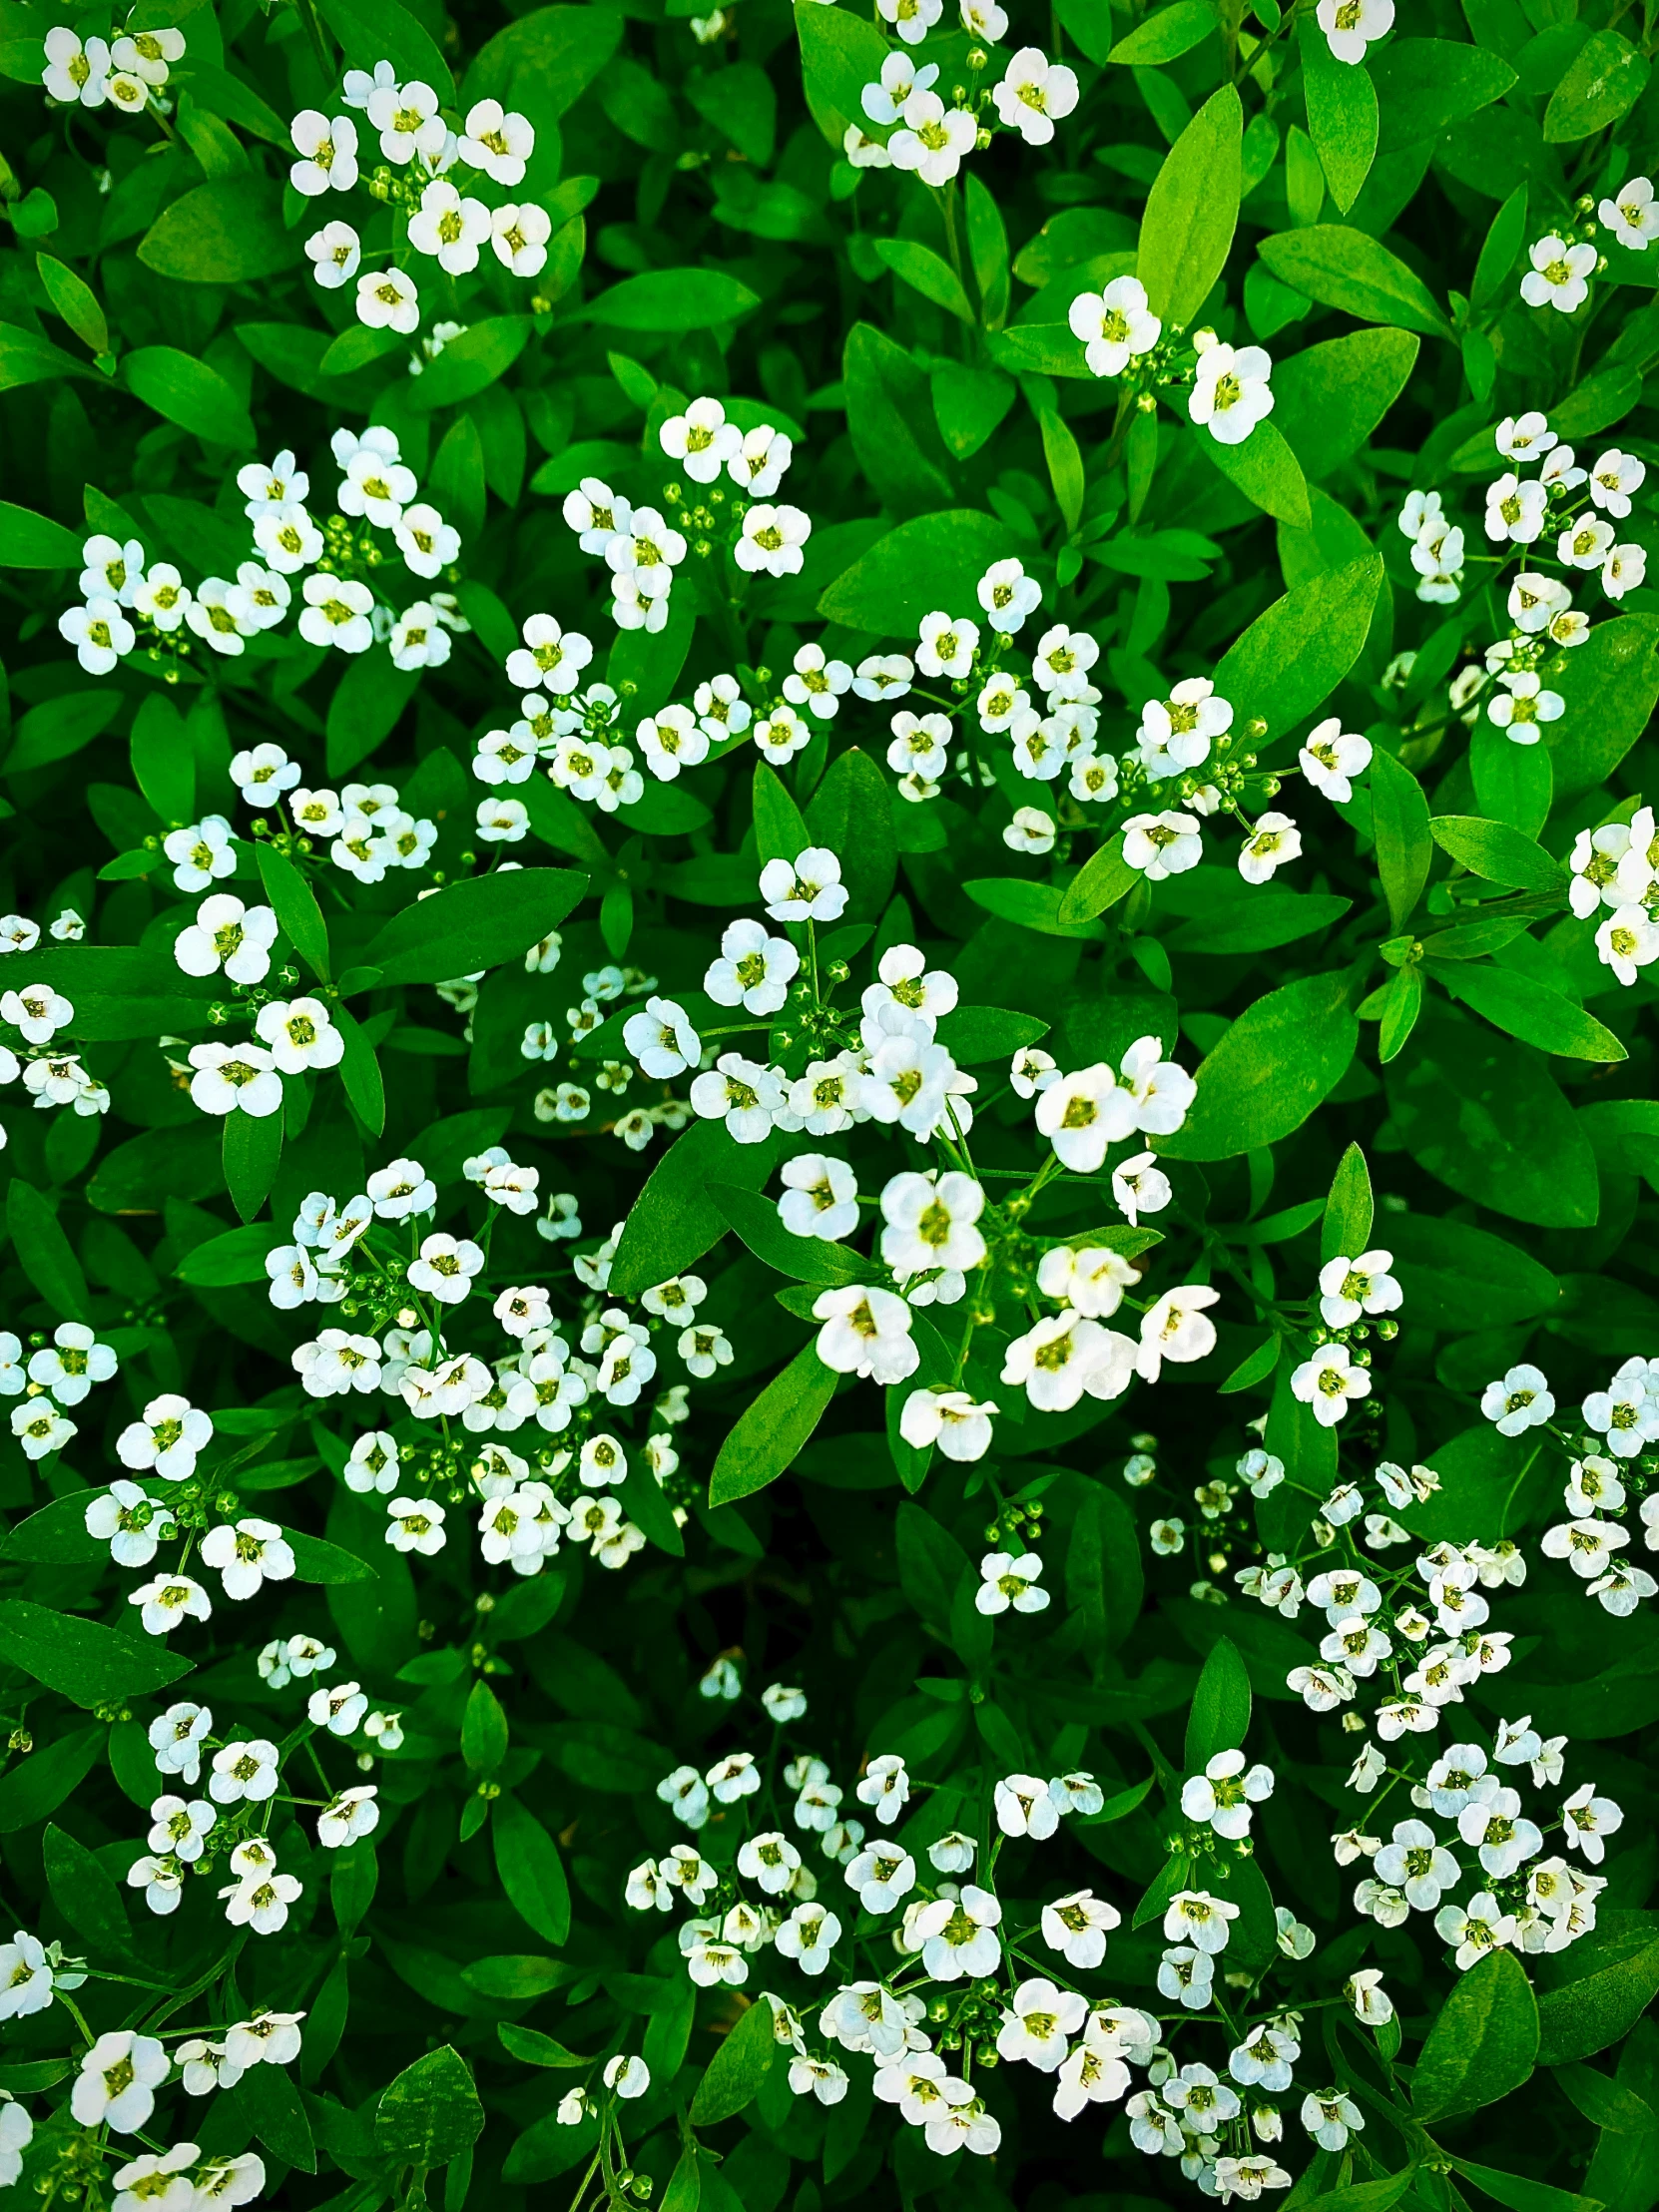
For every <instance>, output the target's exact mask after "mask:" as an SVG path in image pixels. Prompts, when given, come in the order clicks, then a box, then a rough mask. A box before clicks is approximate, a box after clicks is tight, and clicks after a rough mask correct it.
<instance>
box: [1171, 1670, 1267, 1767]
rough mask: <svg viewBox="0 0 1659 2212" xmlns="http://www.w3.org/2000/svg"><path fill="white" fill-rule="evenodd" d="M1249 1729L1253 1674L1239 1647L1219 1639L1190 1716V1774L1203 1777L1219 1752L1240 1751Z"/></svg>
mask: <svg viewBox="0 0 1659 2212" xmlns="http://www.w3.org/2000/svg"><path fill="white" fill-rule="evenodd" d="M1249 1728H1250V1673H1249V1670H1248V1669H1247V1667H1246V1666H1245V1663H1244V1661H1243V1660H1242V1659H1241V1658H1240V1657H1239V1652H1238V1647H1237V1646H1236V1645H1235V1644H1234V1643H1232V1642H1231V1641H1230V1640H1229V1639H1228V1638H1227V1637H1226V1636H1222V1637H1219V1638H1218V1639H1217V1641H1216V1643H1215V1644H1214V1645H1213V1646H1212V1647H1211V1651H1210V1656H1209V1658H1208V1659H1206V1660H1205V1662H1204V1672H1203V1673H1202V1674H1201V1675H1200V1676H1199V1678H1198V1688H1197V1689H1196V1690H1195V1691H1194V1692H1193V1702H1192V1706H1191V1708H1190V1710H1189V1712H1188V1714H1187V1741H1186V1748H1185V1749H1184V1750H1183V1752H1182V1755H1181V1756H1182V1759H1183V1761H1184V1763H1185V1766H1186V1770H1187V1772H1188V1773H1189V1774H1202V1773H1203V1771H1204V1768H1205V1766H1206V1764H1207V1762H1208V1761H1210V1760H1211V1759H1213V1758H1214V1757H1215V1756H1216V1754H1217V1752H1218V1751H1238V1750H1240V1749H1241V1748H1242V1746H1243V1744H1244V1740H1245V1736H1246V1734H1247V1733H1248V1731H1249Z"/></svg>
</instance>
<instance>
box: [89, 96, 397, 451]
mask: <svg viewBox="0 0 1659 2212" xmlns="http://www.w3.org/2000/svg"><path fill="white" fill-rule="evenodd" d="M371 66H372V65H371ZM138 257H139V260H140V261H141V262H143V264H144V266H145V267H146V268H147V269H153V270H154V271H155V273H156V275H157V276H158V277H170V278H172V279H173V281H174V282H176V283H186V284H246V283H253V282H256V281H258V280H259V279H260V278H261V277H276V276H279V275H280V274H281V272H282V271H283V270H286V269H291V268H293V266H294V265H295V263H296V262H298V261H299V259H300V257H301V244H300V239H299V235H298V233H297V232H294V231H289V230H287V229H286V228H285V227H284V226H283V223H282V194H281V188H280V186H279V185H277V182H276V180H275V179H274V178H269V177H256V176H253V175H248V176H244V177H215V178H211V179H210V180H209V181H208V183H207V184H205V185H198V186H197V188H196V190H195V191H194V192H187V193H186V194H185V196H184V198H183V199H181V200H175V201H173V202H172V203H171V205H169V206H168V207H166V208H164V209H163V210H162V213H161V214H160V215H159V216H158V217H157V219H156V221H155V223H154V224H153V225H152V226H151V228H150V230H149V231H148V232H147V233H146V234H145V236H144V238H143V239H141V240H140V242H139V249H138ZM149 350H151V351H155V350H157V348H155V347H152V348H150V349H149ZM181 357H182V358H189V356H188V355H185V356H181ZM209 373H212V372H211V371H210V372H209ZM127 380H128V382H129V384H132V356H131V355H129V356H128V360H127ZM133 389H134V390H135V391H136V390H138V386H137V385H136V384H134V385H133ZM148 396H149V395H148V394H147V393H142V392H141V393H140V397H141V398H145V397H148ZM151 404H152V405H156V404H158V402H156V401H154V400H152V401H151ZM161 411H162V413H164V414H166V413H167V411H168V410H167V409H166V408H165V407H163V408H162V409H161ZM169 419H170V420H172V421H178V420H179V419H180V418H179V417H178V416H176V415H174V416H170V417H169ZM186 427H187V428H189V424H188V423H187V424H186ZM220 442H221V443H230V442H233V441H231V440H221V441H220ZM249 442H254V441H252V440H251V441H249Z"/></svg>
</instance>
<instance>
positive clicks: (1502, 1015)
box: [1439, 960, 1629, 1067]
mask: <svg viewBox="0 0 1659 2212" xmlns="http://www.w3.org/2000/svg"><path fill="white" fill-rule="evenodd" d="M1439 980H1440V983H1441V986H1442V987H1443V988H1444V989H1445V990H1447V991H1449V992H1450V994H1451V996H1452V997H1453V998H1456V999H1461V1001H1462V1003H1463V1004H1464V1005H1465V1006H1472V1007H1473V1008H1474V1010H1475V1012H1476V1013H1477V1014H1483V1015H1484V1016H1485V1018H1486V1020H1487V1021H1489V1022H1492V1023H1494V1024H1495V1025H1496V1027H1498V1028H1499V1029H1504V1030H1507V1031H1508V1033H1509V1035H1510V1036H1511V1037H1519V1038H1520V1039H1521V1040H1522V1042H1523V1043H1526V1044H1535V1045H1536V1046H1537V1047H1538V1049H1539V1051H1540V1052H1554V1053H1557V1054H1559V1055H1560V1056H1561V1057H1563V1058H1565V1059H1569V1060H1595V1061H1598V1062H1599V1063H1600V1064H1601V1065H1602V1066H1604V1067H1605V1066H1611V1065H1612V1063H1613V1062H1614V1061H1617V1060H1625V1059H1628V1058H1629V1054H1628V1053H1627V1052H1626V1051H1625V1048H1624V1046H1623V1045H1622V1044H1620V1042H1619V1040H1618V1038H1617V1037H1615V1036H1614V1034H1613V1032H1612V1030H1611V1029H1609V1028H1607V1027H1606V1026H1605V1025H1604V1024H1603V1023H1601V1022H1599V1021H1597V1020H1596V1018H1595V1016H1594V1015H1593V1014H1587V1013H1586V1012H1585V1011H1584V1009H1583V1007H1582V1006H1580V1005H1579V1004H1577V1002H1576V1001H1575V1000H1573V999H1570V998H1568V997H1567V996H1566V995H1565V994H1564V993H1563V992H1561V991H1557V990H1551V988H1550V987H1549V985H1548V984H1547V983H1540V982H1537V981H1535V980H1534V979H1533V977H1531V976H1529V975H1519V974H1517V973H1516V972H1515V971H1514V970H1513V969H1512V968H1503V967H1493V966H1492V965H1491V964H1490V963H1489V962H1487V961H1484V960H1482V961H1481V962H1479V964H1478V965H1477V964H1476V963H1474V962H1473V961H1460V962H1458V963H1457V964H1456V965H1455V966H1452V967H1450V968H1447V969H1444V970H1442V972H1441V974H1440V978H1439Z"/></svg>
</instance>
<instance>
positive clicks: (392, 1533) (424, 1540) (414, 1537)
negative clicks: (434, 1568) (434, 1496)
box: [386, 1497, 445, 1558]
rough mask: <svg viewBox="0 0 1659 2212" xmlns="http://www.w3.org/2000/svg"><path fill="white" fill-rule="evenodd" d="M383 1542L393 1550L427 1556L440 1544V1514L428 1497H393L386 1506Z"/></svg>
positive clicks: (443, 1539)
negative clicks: (384, 1538) (384, 1539)
mask: <svg viewBox="0 0 1659 2212" xmlns="http://www.w3.org/2000/svg"><path fill="white" fill-rule="evenodd" d="M386 1513H387V1516H388V1518H387V1522H386V1542H387V1543H388V1544H390V1546H391V1547H392V1549H393V1551H418V1552H419V1553H420V1554H421V1556H422V1557H423V1558H430V1557H431V1555H432V1554H433V1553H434V1552H438V1551H441V1550H442V1549H443V1546H444V1541H445V1537H444V1526H443V1520H444V1513H443V1507H442V1506H441V1505H435V1504H433V1503H431V1502H430V1500H428V1499H423V1498H412V1497H394V1498H393V1499H392V1501H391V1503H390V1504H389V1505H388V1506H387V1507H386Z"/></svg>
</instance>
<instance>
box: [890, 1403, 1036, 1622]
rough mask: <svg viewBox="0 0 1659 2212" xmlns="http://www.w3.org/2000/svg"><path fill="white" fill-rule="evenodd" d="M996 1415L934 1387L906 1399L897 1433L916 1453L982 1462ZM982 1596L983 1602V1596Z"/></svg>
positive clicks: (1032, 1607) (1029, 1608)
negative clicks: (934, 1448)
mask: <svg viewBox="0 0 1659 2212" xmlns="http://www.w3.org/2000/svg"><path fill="white" fill-rule="evenodd" d="M995 1412H996V1406H995V1403H994V1402H993V1401H992V1400H991V1399H988V1398H987V1399H986V1400H984V1402H983V1403H981V1402H979V1401H978V1400H977V1399H975V1398H974V1396H973V1394H972V1393H971V1391H968V1390H952V1389H944V1388H940V1387H939V1386H937V1385H934V1386H932V1387H930V1388H928V1389H924V1390H912V1391H911V1392H910V1394H909V1396H908V1397H906V1399H905V1400H904V1405H903V1409H902V1411H901V1412H900V1414H899V1416H898V1432H899V1434H900V1435H901V1436H902V1437H903V1439H904V1441H905V1442H906V1443H907V1444H908V1445H909V1446H910V1447H911V1449H912V1450H915V1451H925V1450H926V1449H927V1448H928V1446H929V1445H932V1444H937V1445H938V1447H939V1449H940V1450H941V1451H942V1452H943V1453H944V1455H945V1457H946V1458H947V1459H954V1460H957V1461H970V1460H974V1459H982V1458H983V1457H984V1456H985V1453H986V1452H987V1451H988V1450H989V1449H990V1447H991V1420H992V1416H993V1415H994V1414H995ZM1038 1564H1040V1562H1038ZM1034 1595H1035V1596H1036V1597H1037V1598H1038V1599H1039V1600H1040V1603H1041V1604H1042V1605H1046V1604H1047V1603H1048V1595H1047V1592H1046V1591H1037V1592H1035V1593H1034ZM979 1596H980V1598H981V1599H982V1598H983V1596H984V1592H983V1591H981V1592H980V1593H979ZM987 1610H989V1608H987V1607H986V1606H985V1605H984V1604H982V1603H981V1605H980V1611H981V1612H984V1611H987ZM1021 1610H1022V1611H1026V1612H1035V1611H1037V1610H1039V1606H1038V1605H1030V1606H1024V1607H1022V1608H1021Z"/></svg>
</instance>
